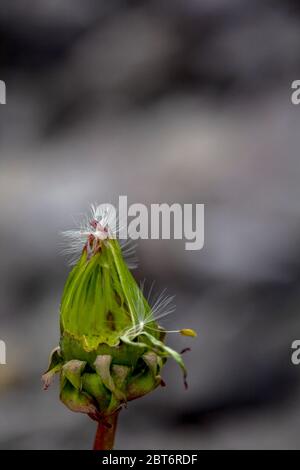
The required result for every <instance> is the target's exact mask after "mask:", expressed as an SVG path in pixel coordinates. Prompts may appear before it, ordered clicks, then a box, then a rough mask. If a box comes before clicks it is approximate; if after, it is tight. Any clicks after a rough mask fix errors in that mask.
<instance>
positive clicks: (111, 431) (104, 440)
mask: <svg viewBox="0 0 300 470" xmlns="http://www.w3.org/2000/svg"><path fill="white" fill-rule="evenodd" d="M118 416H119V412H116V413H114V414H113V415H111V416H108V417H107V418H106V421H105V423H103V421H99V422H98V427H97V432H96V437H95V442H94V450H112V449H113V447H114V441H115V435H116V429H117V422H118Z"/></svg>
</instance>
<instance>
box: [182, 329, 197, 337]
mask: <svg viewBox="0 0 300 470" xmlns="http://www.w3.org/2000/svg"><path fill="white" fill-rule="evenodd" d="M179 333H180V334H181V335H182V336H192V337H193V338H196V337H197V333H196V331H195V330H191V329H190V328H185V329H183V330H180V331H179Z"/></svg>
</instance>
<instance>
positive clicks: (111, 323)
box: [106, 312, 116, 331]
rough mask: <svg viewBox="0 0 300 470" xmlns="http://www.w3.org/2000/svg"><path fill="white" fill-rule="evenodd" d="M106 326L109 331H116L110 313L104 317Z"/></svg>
mask: <svg viewBox="0 0 300 470" xmlns="http://www.w3.org/2000/svg"><path fill="white" fill-rule="evenodd" d="M106 320H107V325H108V328H109V329H110V330H111V331H116V324H115V319H114V316H113V314H112V312H108V313H107V315H106Z"/></svg>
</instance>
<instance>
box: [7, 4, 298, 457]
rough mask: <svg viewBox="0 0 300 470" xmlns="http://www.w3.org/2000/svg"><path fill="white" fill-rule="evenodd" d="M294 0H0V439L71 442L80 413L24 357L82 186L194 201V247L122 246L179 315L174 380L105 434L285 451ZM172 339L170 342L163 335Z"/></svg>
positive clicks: (290, 379) (131, 441) (80, 424)
mask: <svg viewBox="0 0 300 470" xmlns="http://www.w3.org/2000/svg"><path fill="white" fill-rule="evenodd" d="M299 50H300V9H299V2H298V1H297V0H294V1H292V0H284V1H279V0H278V1H276V0H274V1H271V0H269V1H268V0H252V1H251V2H250V1H247V0H188V1H187V0H152V1H142V0H139V1H128V2H126V1H121V0H110V1H105V0H63V1H60V2H55V1H53V0H27V1H26V2H24V1H16V0H1V4H0V79H2V80H5V81H6V84H7V104H6V105H5V106H0V195H1V196H0V213H1V225H0V227H1V230H0V250H1V262H0V276H1V282H0V298H1V302H0V305H1V306H0V312H1V316H0V338H1V339H2V340H5V341H6V343H7V362H8V363H7V365H6V366H0V448H2V449H88V448H90V447H91V444H92V440H93V436H94V431H95V425H94V423H93V422H92V421H90V420H89V419H88V418H86V417H85V416H84V415H77V414H74V413H71V412H69V411H68V410H67V409H66V408H65V407H64V406H63V405H62V404H61V403H60V402H59V400H58V386H57V383H56V384H55V385H54V386H52V387H51V389H50V390H49V391H48V392H47V393H46V392H42V390H41V380H40V376H41V373H42V372H43V371H44V369H45V367H46V365H47V360H48V353H49V351H50V350H51V349H52V348H53V347H54V346H56V345H57V342H58V310H59V302H60V296H61V292H62V288H63V284H64V281H65V279H66V276H67V274H68V271H69V267H68V265H67V262H66V259H65V258H64V257H62V256H61V255H60V241H61V240H60V236H59V232H60V231H61V230H64V229H69V228H72V227H73V216H76V215H77V214H78V213H81V212H86V211H87V210H88V207H89V204H90V202H94V201H98V202H113V203H115V202H116V201H117V198H118V196H119V195H120V194H123V195H128V198H129V202H141V203H144V204H151V203H155V202H156V203H158V202H169V203H172V202H179V203H205V204H206V220H205V222H206V226H205V248H204V249H203V250H202V251H199V252H188V251H185V250H184V244H183V242H179V241H176V242H174V241H143V242H140V243H139V244H138V255H139V258H140V266H139V269H138V270H137V271H136V277H137V278H138V279H143V278H146V279H147V280H148V281H149V282H150V283H151V281H152V280H154V279H155V280H156V286H157V288H158V290H159V289H163V288H165V287H166V288H167V289H168V291H169V293H170V294H175V295H176V299H177V311H176V313H175V314H174V315H173V316H172V317H170V318H169V319H168V320H167V321H166V323H165V326H166V327H168V328H172V327H175V328H176V327H177V326H182V327H193V328H195V329H196V330H197V331H198V333H199V336H198V339H197V340H193V342H192V351H191V352H190V353H189V354H188V355H186V357H185V359H186V363H187V366H188V370H189V390H188V391H187V392H186V391H184V389H183V386H182V381H181V374H180V371H179V370H178V368H177V366H176V364H174V363H172V361H169V364H168V365H167V367H166V369H165V375H164V379H165V381H166V383H167V387H166V388H165V389H161V390H158V391H156V392H154V393H153V394H151V395H149V396H148V397H145V398H143V399H141V400H138V401H137V402H133V403H131V404H130V406H129V407H128V409H127V410H125V411H123V412H122V416H121V418H120V425H119V430H118V436H117V448H118V449H189V448H194V449H215V448H225V449H228V448H230V449H232V448H233V449H240V448H260V449H261V448H299V447H300V366H299V367H298V368H297V367H296V366H292V365H291V362H290V353H291V349H290V348H291V343H292V341H293V340H294V339H298V338H300V313H299V307H300V289H299V287H300V203H299V200H300V155H299V143H300V137H299V122H300V107H297V106H294V105H292V104H291V100H290V96H291V83H292V81H293V80H296V79H300V56H299ZM169 341H170V344H171V345H173V346H175V347H176V348H177V349H182V348H183V347H186V346H189V345H190V341H189V340H188V339H187V338H181V339H179V340H178V338H175V337H170V338H169Z"/></svg>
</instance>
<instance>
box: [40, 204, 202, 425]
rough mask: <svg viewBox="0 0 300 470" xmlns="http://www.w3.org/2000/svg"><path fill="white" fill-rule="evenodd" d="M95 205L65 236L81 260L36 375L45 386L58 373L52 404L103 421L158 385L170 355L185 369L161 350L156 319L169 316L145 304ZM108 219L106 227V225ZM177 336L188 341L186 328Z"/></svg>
mask: <svg viewBox="0 0 300 470" xmlns="http://www.w3.org/2000/svg"><path fill="white" fill-rule="evenodd" d="M101 207H102V206H100V207H99V208H94V207H93V209H92V216H91V219H90V220H91V222H89V223H88V224H86V225H85V226H83V227H81V229H80V230H78V231H75V232H73V231H72V232H66V236H67V237H68V238H69V239H71V241H72V245H71V246H72V250H69V251H73V250H74V249H75V247H76V248H78V247H79V248H80V249H81V250H82V251H81V256H80V258H79V260H78V261H77V263H76V265H75V266H74V268H73V269H72V271H71V272H70V274H69V276H68V279H67V282H66V285H65V288H64V292H63V296H62V301H61V307H60V331H61V337H60V345H59V347H58V348H56V349H55V350H54V351H53V352H52V353H51V357H50V363H49V367H48V370H47V371H46V373H45V374H44V375H43V382H44V387H45V388H48V386H49V384H50V382H51V380H52V379H53V377H54V375H55V374H56V373H59V374H60V399H61V401H62V402H63V403H64V404H65V405H66V406H67V407H68V408H69V409H71V410H72V411H75V412H81V413H86V414H87V415H89V416H90V417H91V418H93V419H95V420H97V421H99V422H102V423H104V425H105V423H109V422H110V421H116V420H112V419H111V417H112V416H113V415H115V414H116V413H117V412H118V411H119V410H120V409H121V408H122V407H123V406H125V405H126V403H127V401H131V400H134V399H136V398H139V397H141V396H143V395H146V394H147V393H149V392H151V391H152V390H154V389H155V388H157V387H158V386H159V385H163V384H164V382H163V381H162V379H161V372H162V368H163V365H164V364H165V362H166V360H167V358H168V357H172V358H173V359H175V361H176V362H177V363H178V364H179V366H180V367H181V369H182V370H183V373H184V377H185V376H186V370H185V366H184V363H183V361H182V358H181V355H180V354H179V353H177V352H176V351H174V350H173V349H171V348H169V347H167V346H166V345H165V342H164V340H165V331H164V330H163V329H162V328H161V327H159V325H158V323H157V320H159V319H160V318H162V317H164V316H165V315H167V314H169V313H171V311H172V308H171V307H170V304H171V300H172V299H170V298H169V297H164V296H163V295H162V296H160V297H159V299H157V301H156V302H155V303H154V305H153V306H150V304H149V302H148V300H147V299H146V298H145V296H144V294H143V290H142V289H141V288H140V287H139V286H138V284H137V283H136V281H135V279H134V277H133V276H132V274H131V272H130V271H129V269H128V267H127V264H126V262H125V260H124V256H123V253H122V248H121V246H120V244H119V241H118V240H117V239H116V236H115V235H116V234H115V233H112V232H113V231H112V229H111V226H114V227H115V226H116V221H112V220H111V217H110V214H108V213H106V212H105V211H104V210H103V209H102V208H101ZM109 221H110V223H111V225H109ZM180 333H181V334H183V335H184V336H196V333H195V332H194V331H193V330H190V329H183V330H180Z"/></svg>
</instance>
